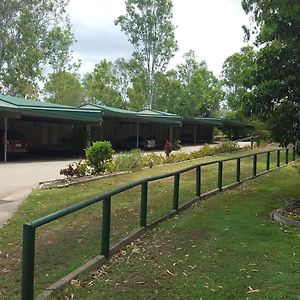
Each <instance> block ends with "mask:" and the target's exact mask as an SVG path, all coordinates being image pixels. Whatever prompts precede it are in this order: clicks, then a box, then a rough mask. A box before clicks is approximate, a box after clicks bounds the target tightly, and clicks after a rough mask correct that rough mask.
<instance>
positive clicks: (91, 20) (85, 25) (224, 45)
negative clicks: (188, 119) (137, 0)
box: [68, 0, 248, 75]
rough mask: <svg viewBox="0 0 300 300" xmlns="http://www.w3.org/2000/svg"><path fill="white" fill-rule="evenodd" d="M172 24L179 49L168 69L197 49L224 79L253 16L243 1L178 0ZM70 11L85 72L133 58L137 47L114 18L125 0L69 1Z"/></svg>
mask: <svg viewBox="0 0 300 300" xmlns="http://www.w3.org/2000/svg"><path fill="white" fill-rule="evenodd" d="M173 6H174V7H173V14H174V18H173V23H174V25H175V26H176V31H175V34H176V39H177V41H178V46H179V51H178V52H177V54H176V55H175V57H174V58H173V59H172V60H171V62H170V65H169V67H174V66H176V64H178V63H180V62H181V61H182V55H183V54H184V53H185V52H187V51H189V50H194V51H195V52H196V55H197V58H198V59H199V60H200V61H201V60H205V61H206V62H207V64H208V68H209V69H210V70H212V71H213V72H214V73H215V75H219V74H220V72H221V69H222V64H223V62H224V60H225V59H226V58H227V57H228V56H229V55H231V54H233V53H235V52H237V51H239V49H240V48H241V47H242V46H244V42H243V38H244V34H243V30H242V28H241V26H242V25H243V24H248V17H247V16H246V14H245V13H244V11H243V10H242V7H241V1H240V0H173ZM68 12H69V14H70V19H71V23H72V26H73V30H74V33H75V38H76V40H77V42H76V43H75V44H74V46H73V51H74V57H75V58H76V59H80V60H81V61H82V66H81V69H80V72H81V73H84V72H88V71H91V70H92V69H93V67H94V65H95V64H96V63H97V62H99V61H100V60H102V59H108V60H112V61H114V60H115V59H117V58H119V57H124V58H129V57H130V56H131V53H132V47H131V45H130V43H128V42H127V37H126V36H125V35H124V34H123V33H122V32H121V30H120V28H119V27H117V26H115V25H114V20H115V19H116V18H117V17H118V16H119V15H121V14H124V13H125V0H110V1H107V0H84V1H82V0H70V4H69V8H68Z"/></svg>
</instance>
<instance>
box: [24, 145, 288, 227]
mask: <svg viewBox="0 0 300 300" xmlns="http://www.w3.org/2000/svg"><path fill="white" fill-rule="evenodd" d="M285 149H286V148H278V149H274V150H270V151H262V152H256V153H252V154H246V155H241V156H236V157H230V158H226V159H219V160H213V161H209V162H205V163H200V164H196V165H193V166H190V167H186V168H183V169H180V170H178V171H174V172H170V173H166V174H162V175H158V176H153V177H148V178H144V179H141V180H138V181H135V182H132V183H129V184H126V185H124V186H121V187H118V188H116V189H113V190H111V191H109V192H107V193H103V194H100V195H98V196H96V197H94V198H91V199H88V200H83V201H82V202H79V203H77V204H74V205H72V206H69V207H66V208H63V209H61V210H58V211H56V212H54V213H51V214H49V215H47V216H44V217H41V218H39V219H37V220H34V221H31V222H28V223H26V224H27V225H29V226H32V227H35V228H36V227H40V226H42V225H45V224H48V223H50V222H53V221H55V220H57V219H59V218H61V217H64V216H67V215H69V214H71V213H73V212H76V211H78V210H80V209H83V208H85V207H88V206H90V205H93V204H95V203H97V202H100V201H103V200H104V199H106V198H108V197H112V196H114V195H116V194H119V193H122V192H125V191H127V190H129V189H131V188H134V187H137V186H139V185H141V184H143V183H146V182H151V181H156V180H161V179H165V178H168V177H172V176H174V175H179V174H183V173H186V172H188V171H191V170H194V169H196V168H197V167H204V166H209V165H213V164H217V163H220V162H222V163H224V162H228V161H233V160H236V159H238V158H239V159H242V158H248V157H253V155H254V154H256V155H261V154H266V153H272V152H277V153H278V151H283V150H285Z"/></svg>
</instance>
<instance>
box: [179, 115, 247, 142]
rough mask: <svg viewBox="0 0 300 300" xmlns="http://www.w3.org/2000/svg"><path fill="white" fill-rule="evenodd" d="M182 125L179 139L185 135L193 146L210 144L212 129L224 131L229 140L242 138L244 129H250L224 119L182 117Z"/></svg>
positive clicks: (243, 124)
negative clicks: (204, 143)
mask: <svg viewBox="0 0 300 300" xmlns="http://www.w3.org/2000/svg"><path fill="white" fill-rule="evenodd" d="M182 123H183V126H182V129H181V137H183V136H184V135H185V134H186V135H189V142H190V143H193V144H196V143H199V142H200V143H203V142H207V143H208V142H212V141H213V139H214V136H213V128H214V127H217V128H219V129H221V130H222V131H225V132H226V133H227V134H228V136H229V138H230V139H231V140H236V139H238V138H240V137H242V136H244V135H245V134H246V133H245V130H246V128H250V127H251V126H250V125H248V124H245V123H242V122H239V121H235V120H228V119H224V118H205V117H183V121H182Z"/></svg>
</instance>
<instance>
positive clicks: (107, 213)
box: [101, 197, 111, 258]
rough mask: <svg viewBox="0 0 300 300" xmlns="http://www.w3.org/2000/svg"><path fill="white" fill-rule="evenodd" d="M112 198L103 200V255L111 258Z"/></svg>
mask: <svg viewBox="0 0 300 300" xmlns="http://www.w3.org/2000/svg"><path fill="white" fill-rule="evenodd" d="M110 217H111V197H108V198H105V199H104V200H103V206H102V240H101V255H104V256H105V257H106V258H109V242H110Z"/></svg>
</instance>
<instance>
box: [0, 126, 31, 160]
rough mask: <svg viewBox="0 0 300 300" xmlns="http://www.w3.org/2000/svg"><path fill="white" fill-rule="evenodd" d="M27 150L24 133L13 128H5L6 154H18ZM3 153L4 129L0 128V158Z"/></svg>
mask: <svg viewBox="0 0 300 300" xmlns="http://www.w3.org/2000/svg"><path fill="white" fill-rule="evenodd" d="M27 152H28V142H27V140H26V138H25V137H24V135H23V134H22V133H21V132H19V131H18V130H15V129H8V130H7V154H9V155H14V156H20V155H21V154H25V153H27ZM3 153H4V130H3V129H0V155H1V157H0V159H2V157H3Z"/></svg>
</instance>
